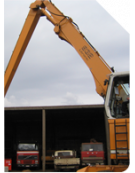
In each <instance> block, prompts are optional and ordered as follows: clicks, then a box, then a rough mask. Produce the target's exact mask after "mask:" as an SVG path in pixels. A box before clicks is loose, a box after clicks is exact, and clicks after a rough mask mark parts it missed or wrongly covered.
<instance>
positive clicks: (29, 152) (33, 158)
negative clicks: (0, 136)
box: [16, 143, 39, 168]
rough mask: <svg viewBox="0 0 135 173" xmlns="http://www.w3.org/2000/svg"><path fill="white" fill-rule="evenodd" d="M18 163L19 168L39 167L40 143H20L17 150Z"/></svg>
mask: <svg viewBox="0 0 135 173" xmlns="http://www.w3.org/2000/svg"><path fill="white" fill-rule="evenodd" d="M16 164H17V167H19V168H26V167H29V168H32V167H35V168H38V167H39V150H38V145H37V144H36V143H18V145H17V152H16Z"/></svg>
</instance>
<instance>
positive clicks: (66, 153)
mask: <svg viewBox="0 0 135 173" xmlns="http://www.w3.org/2000/svg"><path fill="white" fill-rule="evenodd" d="M58 156H70V152H59V153H58Z"/></svg>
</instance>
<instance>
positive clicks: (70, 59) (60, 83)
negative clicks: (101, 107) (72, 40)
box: [4, 0, 129, 107]
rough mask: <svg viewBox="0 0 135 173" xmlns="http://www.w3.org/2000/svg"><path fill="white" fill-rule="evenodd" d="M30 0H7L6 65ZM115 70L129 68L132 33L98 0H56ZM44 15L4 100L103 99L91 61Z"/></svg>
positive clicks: (42, 103) (23, 102) (95, 101)
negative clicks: (78, 51) (90, 65)
mask: <svg viewBox="0 0 135 173" xmlns="http://www.w3.org/2000/svg"><path fill="white" fill-rule="evenodd" d="M32 2H33V1H32V0H27V1H24V0H23V1H17V0H16V1H15V0H12V1H10V0H4V70H5V69H6V66H7V64H8V61H9V59H10V57H11V54H12V51H13V49H14V47H15V44H16V42H17V39H18V37H19V34H20V32H21V29H22V27H23V24H24V21H25V19H26V17H27V14H28V12H29V5H30V4H31V3H32ZM52 2H53V3H54V4H55V6H56V7H57V8H58V9H59V10H60V11H61V12H63V13H64V14H65V15H66V16H70V17H71V18H72V19H73V21H74V22H75V23H76V24H78V26H79V29H80V31H81V32H82V33H83V34H84V35H85V36H86V38H87V39H88V40H89V41H90V42H91V44H92V45H93V46H94V47H95V48H96V49H97V51H98V52H99V53H100V55H101V56H102V57H103V58H104V59H105V61H106V62H107V63H108V64H109V65H110V66H111V67H112V66H113V67H114V68H115V70H116V71H117V72H120V71H129V33H128V32H127V31H126V30H125V29H124V28H123V27H122V26H121V25H120V24H119V23H118V22H117V21H116V20H115V19H114V18H112V17H111V16H110V14H109V13H108V12H106V11H105V10H104V9H103V8H102V7H101V6H100V5H99V3H98V2H96V1H95V0H78V1H76V0H72V1H70V0H64V1H62V0H52ZM53 29H54V26H53V25H52V24H51V23H50V22H49V21H48V20H47V19H46V17H42V18H40V20H39V22H38V25H37V27H36V29H35V31H34V33H33V35H32V38H31V40H30V42H29V45H28V46H27V49H26V51H25V53H24V55H23V58H22V60H21V63H20V65H19V67H18V69H17V72H16V74H15V76H14V79H13V80H12V83H11V85H10V87H9V89H8V92H7V94H6V96H5V106H6V107H7V106H48V105H77V104H79V105H80V104H81V105H83V104H102V103H103V99H102V98H101V97H100V96H99V95H98V94H97V93H96V90H95V89H96V87H95V83H94V80H93V77H92V74H91V73H90V71H89V69H88V67H87V66H86V65H85V63H84V62H83V60H82V59H81V57H80V56H79V55H78V53H77V52H76V51H75V49H74V48H73V47H72V46H71V45H69V44H68V43H67V42H65V41H62V40H60V39H59V38H58V36H57V35H56V34H55V33H54V31H53Z"/></svg>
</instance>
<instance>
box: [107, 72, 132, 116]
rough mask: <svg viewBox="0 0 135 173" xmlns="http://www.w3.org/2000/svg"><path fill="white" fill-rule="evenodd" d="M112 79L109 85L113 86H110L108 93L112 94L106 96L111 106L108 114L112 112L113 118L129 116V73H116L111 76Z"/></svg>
mask: <svg viewBox="0 0 135 173" xmlns="http://www.w3.org/2000/svg"><path fill="white" fill-rule="evenodd" d="M110 79H111V80H110V81H109V82H110V83H109V85H110V86H111V87H110V86H109V87H108V94H109V95H110V96H109V97H108V96H107V98H106V100H107V101H108V108H109V111H108V112H107V115H109V113H110V117H112V118H129V107H130V106H129V102H130V85H129V75H116V76H114V77H110ZM108 98H109V99H108ZM105 106H106V104H105ZM108 117H109V116H108Z"/></svg>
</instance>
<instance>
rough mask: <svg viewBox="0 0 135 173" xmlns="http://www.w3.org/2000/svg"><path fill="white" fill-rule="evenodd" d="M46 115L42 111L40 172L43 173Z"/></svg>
mask: <svg viewBox="0 0 135 173" xmlns="http://www.w3.org/2000/svg"><path fill="white" fill-rule="evenodd" d="M45 139H46V113H45V109H43V110H42V171H43V172H45V156H46V142H45V141H46V140H45Z"/></svg>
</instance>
